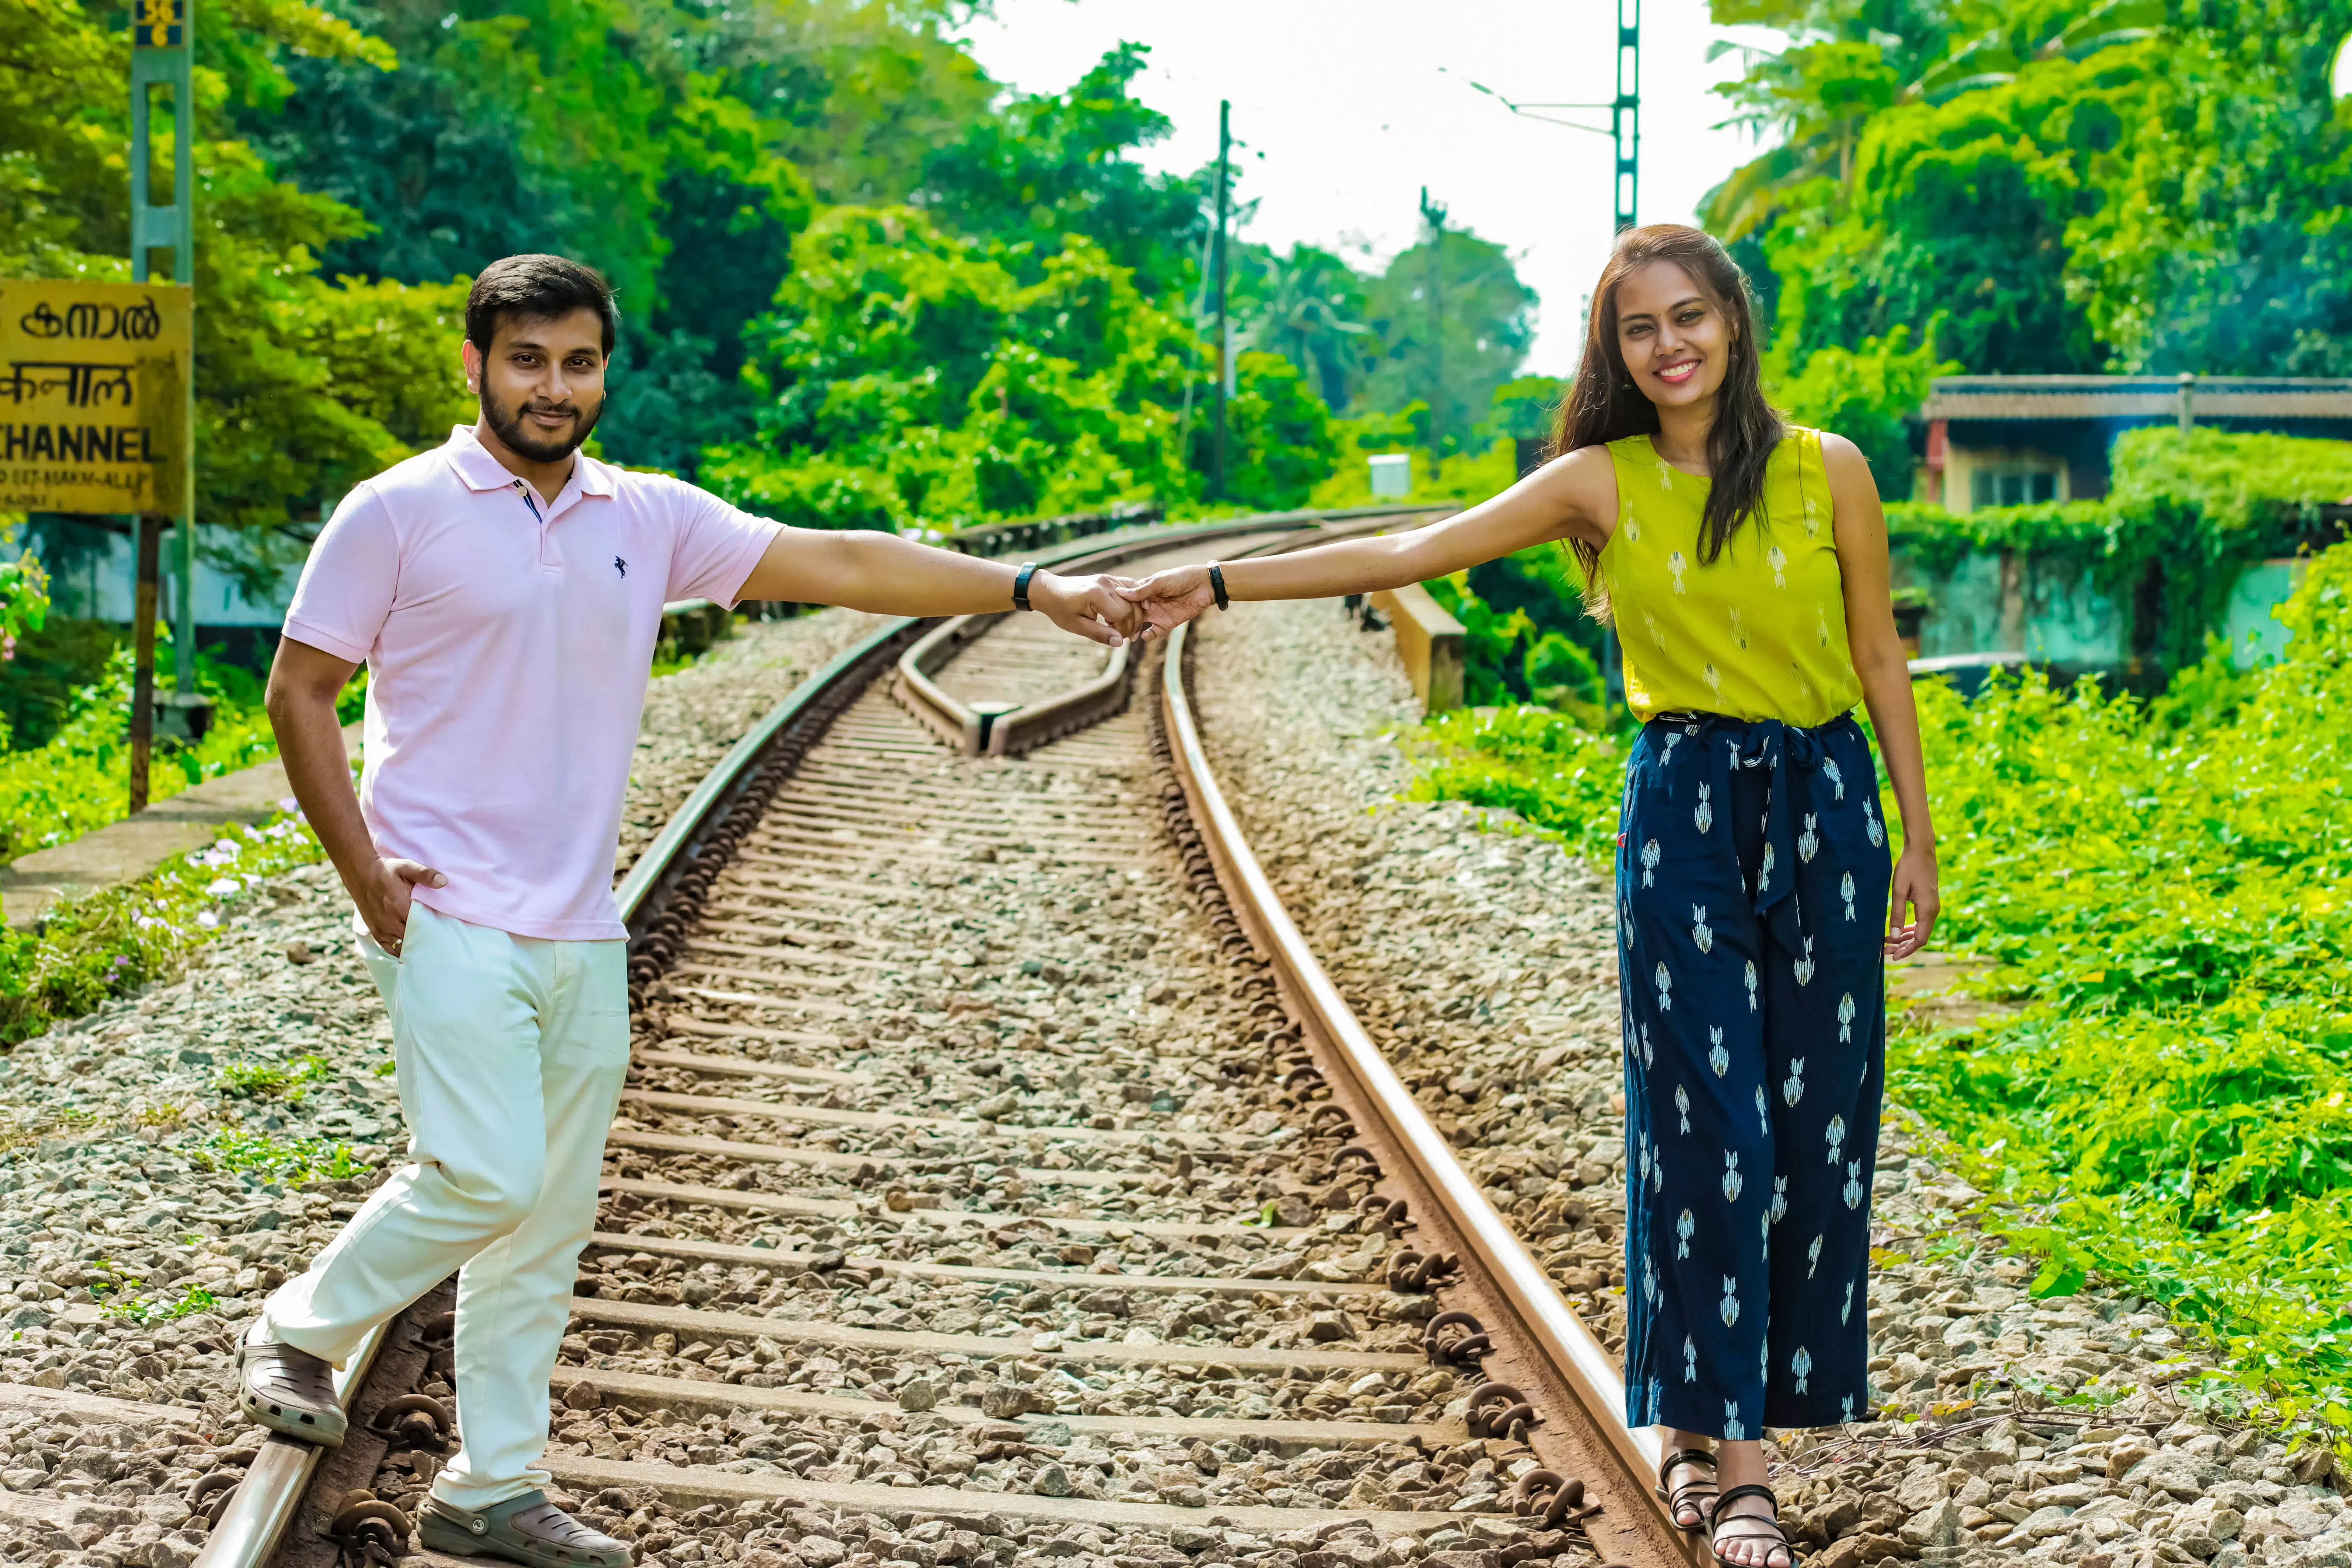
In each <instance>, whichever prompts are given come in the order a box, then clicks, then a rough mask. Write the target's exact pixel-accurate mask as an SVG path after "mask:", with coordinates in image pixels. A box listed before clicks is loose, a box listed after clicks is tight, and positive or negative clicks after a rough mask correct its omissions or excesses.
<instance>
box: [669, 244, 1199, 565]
mask: <svg viewBox="0 0 2352 1568" xmlns="http://www.w3.org/2000/svg"><path fill="white" fill-rule="evenodd" d="M1033 267H1034V268H1035V270H1036V271H1037V272H1038V273H1039V277H1038V279H1037V281H1035V282H1034V283H1033V282H1024V281H1023V279H1022V277H1021V273H1022V272H1023V271H1024V270H1026V269H1029V268H1033ZM754 343H755V348H754V353H753V358H752V362H751V366H750V368H749V370H748V372H747V374H748V375H749V377H750V379H751V384H752V386H753V387H754V389H755V392H756V394H757V395H758V397H759V399H760V402H761V408H760V413H759V421H760V437H759V438H758V439H757V440H756V441H753V442H745V443H739V444H737V445H734V446H732V447H726V448H723V449H719V450H716V451H714V452H712V453H711V454H710V456H709V462H708V466H707V467H706V468H705V476H706V479H707V480H708V481H709V482H712V483H714V484H716V485H717V486H718V487H719V488H720V489H721V490H722V491H723V492H725V493H729V494H732V495H736V496H739V497H741V498H742V499H743V500H744V503H745V504H747V505H757V506H759V507H761V509H762V510H769V511H770V512H771V514H772V515H776V516H780V517H782V518H783V519H784V520H785V521H796V522H802V523H804V524H808V525H812V526H820V527H874V526H883V525H887V526H891V527H897V528H911V527H918V526H930V527H940V528H945V527H956V526H962V525H965V524H970V523H975V522H981V521H994V520H997V519H1001V518H1005V517H1011V516H1021V515H1030V514H1035V513H1040V512H1052V511H1067V510H1079V509H1081V508H1083V507H1086V506H1089V505H1094V504H1097V503H1099V502H1103V501H1108V500H1123V499H1129V498H1147V497H1152V496H1171V495H1181V494H1183V493H1185V489H1186V483H1187V481H1186V479H1185V477H1184V474H1183V465H1182V462H1181V453H1180V451H1179V449H1178V447H1177V443H1176V424H1177V420H1176V415H1175V413H1174V409H1175V405H1176V403H1177V398H1178V391H1179V388H1180V387H1181V382H1182V378H1183V376H1184V375H1185V374H1188V371H1189V370H1190V368H1191V367H1192V366H1195V365H1197V364H1198V363H1199V359H1200V354H1199V345H1198V343H1197V342H1194V341H1193V340H1192V338H1191V336H1190V334H1189V333H1187V332H1186V331H1184V329H1183V326H1182V324H1181V322H1180V321H1177V320H1176V318H1174V317H1173V316H1171V315H1169V314H1168V313H1167V312H1165V311H1163V310H1160V309H1159V308H1157V307H1155V306H1153V305H1152V304H1150V302H1149V301H1148V300H1145V299H1144V298H1143V297H1142V296H1141V294H1140V293H1139V291H1138V290H1137V289H1136V287H1135V283H1134V280H1133V279H1132V277H1131V275H1130V274H1129V272H1128V271H1127V270H1126V269H1125V268H1121V267H1119V266H1118V265H1117V264H1116V263H1114V262H1113V261H1111V259H1110V258H1108V255H1106V254H1105V253H1104V251H1103V250H1102V249H1101V248H1100V247H1097V246H1096V245H1095V244H1094V243H1093V242H1092V241H1090V240H1087V239H1084V238H1081V237H1076V236H1073V237H1070V238H1068V239H1067V240H1066V241H1064V242H1063V244H1062V245H1061V246H1059V247H1057V248H1056V250H1055V253H1054V254H1053V255H1051V256H1048V257H1045V258H1044V259H1043V260H1042V261H1040V260H1038V259H1037V258H1036V257H1035V255H1034V251H1033V250H1032V249H1031V247H1026V246H1020V247H1005V246H1003V245H1000V244H997V243H995V242H992V241H982V240H976V239H971V238H967V237H961V236H958V235H954V234H950V233H948V232H946V231H944V230H942V229H941V228H940V226H938V225H936V224H935V223H933V222H932V220H931V219H930V217H929V216H928V215H926V214H924V213H921V212H918V211H916V210H914V209H911V208H906V207H897V208H861V207H836V208H834V209H832V210H831V211H829V212H826V213H825V214H824V215H823V216H820V217H819V218H818V219H817V221H816V222H815V223H814V224H813V225H811V226H810V227H809V228H808V229H807V230H806V231H805V232H804V233H803V234H802V235H801V236H800V237H799V238H798V239H797V240H796V241H795V242H794V245H793V267H792V273H791V276H790V277H789V278H788V279H786V280H785V283H784V285H783V287H782V289H780V290H779V291H778V294H777V300H776V310H775V312H774V314H773V315H772V316H771V317H768V318H766V319H764V320H763V321H762V322H761V325H760V327H759V328H758V330H757V331H756V332H755V335H754Z"/></svg>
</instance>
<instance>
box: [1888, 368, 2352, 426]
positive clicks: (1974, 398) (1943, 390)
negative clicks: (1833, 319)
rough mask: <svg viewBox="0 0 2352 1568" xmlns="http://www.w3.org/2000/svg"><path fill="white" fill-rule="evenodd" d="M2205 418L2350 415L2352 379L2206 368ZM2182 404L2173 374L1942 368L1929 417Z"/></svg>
mask: <svg viewBox="0 0 2352 1568" xmlns="http://www.w3.org/2000/svg"><path fill="white" fill-rule="evenodd" d="M2191 404H2192V406H2193V408H2194V410H2195V412H2196V414H2197V416H2198V417H2200V418H2215V419H2221V418H2239V419H2352V379H2347V378H2344V377H2326V376H2265V375H2200V376H2199V377H2198V378H2197V380H2196V381H2195V383H2194V384H2193V385H2192V389H2191ZM2179 409H2180V378H2179V377H2178V376H2168V375H1944V376H1937V378H1936V379H1935V380H1934V381H1933V382H1931V383H1929V384H1928V390H1927V406H1926V407H1925V408H1923V409H1921V410H1920V417H1922V418H1925V419H2135V418H2137V419H2147V418H2166V417H2169V416H2172V415H2174V414H2177V413H2179Z"/></svg>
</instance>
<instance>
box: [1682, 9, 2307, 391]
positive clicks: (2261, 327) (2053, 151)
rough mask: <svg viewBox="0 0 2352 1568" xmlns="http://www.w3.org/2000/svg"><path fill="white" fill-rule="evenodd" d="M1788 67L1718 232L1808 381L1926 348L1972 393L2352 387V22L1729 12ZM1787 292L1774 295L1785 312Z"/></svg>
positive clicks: (1714, 212) (2105, 13)
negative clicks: (1895, 349)
mask: <svg viewBox="0 0 2352 1568" xmlns="http://www.w3.org/2000/svg"><path fill="white" fill-rule="evenodd" d="M1714 10H1715V13H1716V16H1717V20H1718V21H1723V22H1735V21H1737V22H1747V23H1761V24H1763V25H1766V26H1774V27H1779V28H1780V29H1782V30H1784V31H1785V32H1786V33H1787V34H1788V35H1789V39H1790V41H1789V43H1788V45H1787V46H1786V47H1782V48H1780V49H1773V50H1754V51H1750V52H1749V54H1748V69H1747V71H1746V72H1745V74H1744V76H1743V77H1742V79H1740V80H1739V81H1738V82H1736V83H1733V84H1731V85H1730V86H1729V87H1728V88H1727V89H1725V90H1726V92H1727V96H1729V97H1730V98H1731V99H1732V100H1733V101H1734V102H1735V103H1736V104H1737V105H1738V110H1739V113H1738V116H1737V118H1738V119H1739V120H1740V121H1743V122H1745V123H1746V124H1748V126H1749V127H1750V128H1751V129H1752V130H1754V131H1756V132H1759V139H1760V140H1762V141H1764V142H1767V143H1768V144H1769V151H1768V152H1766V153H1763V154H1761V155H1760V156H1759V157H1758V158H1757V159H1756V160H1755V161H1753V162H1752V163H1749V164H1748V166H1746V167H1745V168H1743V169H1741V170H1740V171H1738V173H1737V174H1734V175H1733V176H1732V178H1731V179H1730V180H1728V181H1727V182H1726V183H1725V184H1724V185H1723V186H1721V187H1720V188H1718V189H1717V191H1716V192H1715V193H1713V194H1712V195H1710V197H1709V198H1708V201H1707V203H1706V209H1705V216H1706V221H1707V222H1708V224H1709V225H1710V226H1712V227H1714V228H1715V229H1716V231H1717V233H1719V234H1722V235H1724V236H1725V237H1727V238H1731V239H1740V238H1743V237H1744V238H1745V239H1746V241H1747V242H1748V246H1749V247H1750V254H1751V256H1752V257H1754V258H1760V259H1762V260H1763V261H1764V263H1765V269H1766V270H1767V271H1768V272H1769V274H1770V275H1771V277H1770V278H1769V280H1768V282H1769V287H1768V288H1767V289H1766V292H1767V294H1768V295H1770V296H1772V297H1773V298H1775V300H1776V301H1777V307H1776V320H1777V325H1778V329H1779V331H1780V334H1781V339H1782V342H1783V343H1784V344H1785V348H1786V352H1787V353H1788V354H1789V356H1790V363H1792V364H1794V365H1795V366H1798V367H1800V368H1801V367H1803V366H1804V365H1805V364H1806V363H1807V362H1808V361H1809V360H1810V359H1811V357H1812V356H1813V355H1814V354H1815V353H1821V352H1823V351H1827V350H1831V349H1836V348H1842V347H1843V348H1852V347H1853V346H1854V345H1857V344H1863V343H1866V342H1870V341H1873V340H1885V339H1888V338H1889V335H1890V334H1891V333H1892V332H1893V331H1895V329H1896V328H1898V327H1908V328H1909V329H1910V330H1911V331H1912V332H1913V333H1914V334H1915V341H1916V342H1925V341H1927V337H1928V335H1929V334H1930V333H1931V332H1932V333H1933V335H1934V340H1935V342H1936V345H1937V349H1938V350H1939V351H1940V352H1941V353H1945V354H1948V355H1949V356H1950V357H1951V358H1953V359H1954V360H1956V361H1958V363H1961V364H1963V365H1965V366H1966V368H1967V369H1968V370H1969V371H1971V372H1976V373H1987V372H2010V373H2030V372H2056V371H2094V370H2100V369H2114V370H2124V371H2143V370H2155V371H2170V370H2176V369H2178V370H2196V371H2200V372H2205V373H2209V374H2227V373H2238V374H2267V375H2279V374H2289V375H2322V374H2344V373H2345V370H2346V369H2347V366H2352V353H2347V349H2346V347H2345V344H2346V343H2347V341H2352V339H2347V331H2346V329H2347V325H2352V283H2347V275H2352V269H2347V266H2346V262H2347V243H2352V227H2347V222H2346V219H2345V216H2344V214H2345V212H2346V210H2347V204H2352V117H2347V115H2345V114H2344V113H2343V112H2342V111H2340V110H2337V109H2336V106H2335V105H2334V104H2333V103H2332V102H2331V100H2330V96H2329V88H2328V79H2327V78H2328V68H2329V65H2330V63H2331V58H2332V55H2333V52H2334V50H2335V48H2336V45H2337V43H2338V42H2339V41H2340V40H2341V39H2342V38H2343V37H2344V36H2345V35H2346V33H2347V30H2352V11H2347V6H2346V5H2345V4H2344V0H2188V3H2185V4H2177V5H2170V6H2166V5H2161V4H2158V3H2157V0H2042V3H2038V4H2033V5H1991V4H1988V3H1983V0H1962V3H1959V4H1937V5H1929V4H1923V3H1920V0H1824V3H1805V4H1794V3H1789V4H1783V3H1780V0H1716V4H1715V6H1714ZM1776 290H1777V292H1776Z"/></svg>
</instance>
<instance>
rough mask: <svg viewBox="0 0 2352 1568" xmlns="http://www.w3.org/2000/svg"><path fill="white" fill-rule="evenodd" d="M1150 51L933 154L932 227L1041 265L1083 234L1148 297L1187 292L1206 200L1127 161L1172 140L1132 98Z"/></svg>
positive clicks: (1100, 69) (1097, 70)
mask: <svg viewBox="0 0 2352 1568" xmlns="http://www.w3.org/2000/svg"><path fill="white" fill-rule="evenodd" d="M1150 52H1151V51H1150V49H1149V48H1147V47H1144V46H1143V45H1141V44H1121V45H1119V46H1118V47H1117V48H1115V49H1113V50H1111V51H1110V53H1108V54H1107V55H1105V56H1104V57H1103V58H1102V59H1101V60H1100V61H1099V62H1097V64H1096V65H1095V67H1094V68H1093V69H1091V70H1089V71H1088V72H1087V74H1086V75H1085V76H1083V77H1081V78H1080V79H1078V81H1077V82H1076V85H1074V86H1073V87H1072V88H1071V89H1069V91H1068V92H1066V93H1044V94H1037V95H1024V96H1017V97H1015V98H1013V100H1012V101H1011V102H1009V103H1007V104H1005V105H1004V106H1003V108H1002V109H1001V110H999V111H998V112H997V113H995V114H993V115H991V116H988V117H986V118H984V119H981V120H979V121H977V122H976V123H974V124H973V125H972V126H971V128H970V129H969V130H967V131H966V132H964V134H963V136H962V137H961V139H960V140H958V141H956V142H953V143H951V144H950V145H948V146H945V147H942V148H940V150H939V151H938V152H937V153H933V154H932V155H931V157H930V158H929V160H928V161H927V162H926V163H925V165H924V171H923V173H924V183H925V186H926V190H927V194H928V197H929V199H928V201H927V202H926V206H927V208H928V210H929V212H930V214H931V216H932V217H933V219H934V221H936V222H937V223H938V224H939V225H940V227H942V228H946V229H949V230H951V231H953V232H956V233H961V234H971V235H988V236H991V237H994V238H996V239H998V240H1001V241H1002V242H1003V243H1004V244H1006V245H1007V246H1012V247H1026V249H1027V254H1028V255H1030V256H1031V257H1034V258H1040V259H1042V258H1045V257H1048V256H1051V255H1053V254H1055V252H1056V251H1057V250H1058V249H1059V248H1060V247H1061V246H1062V244H1063V241H1064V239H1065V237H1067V236H1070V235H1080V236H1083V237H1086V238H1087V239H1088V240H1091V241H1092V242H1093V243H1094V244H1095V245H1096V246H1097V247H1099V248H1100V249H1101V250H1102V251H1103V253H1104V254H1105V255H1107V256H1108V257H1109V258H1111V260H1112V261H1113V262H1115V263H1116V264H1117V265H1118V266H1120V267H1124V268H1127V269H1128V270H1129V272H1131V273H1132V274H1133V275H1134V281H1135V287H1136V289H1138V291H1139V292H1140V293H1141V294H1142V295H1143V296H1144V297H1145V298H1146V299H1150V300H1160V299H1165V298H1167V297H1168V296H1169V295H1170V294H1171V293H1172V292H1174V291H1176V290H1178V289H1182V288H1183V286H1184V285H1185V283H1186V282H1187V281H1189V279H1190V276H1191V272H1192V266H1191V261H1190V257H1191V254H1192V247H1193V245H1194V244H1195V243H1196V241H1197V239H1198V237H1199V236H1200V234H1201V232H1202V215H1201V202H1202V196H1203V195H1205V194H1206V193H1205V192H1204V191H1203V189H1202V187H1201V186H1200V185H1199V184H1195V183H1194V182H1192V181H1187V180H1181V179H1176V178H1172V177H1171V176H1168V175H1164V174H1150V173H1149V172H1147V171H1146V170H1145V169H1144V168H1143V167H1142V166H1141V165H1140V164H1139V163H1135V162H1134V161H1133V160H1132V159H1130V158H1129V156H1128V154H1129V153H1130V152H1132V151H1133V150H1135V149H1137V148H1140V147H1146V146H1150V144H1151V143H1153V142H1159V141H1161V140H1163V139H1164V138H1165V137H1166V136H1167V134H1168V132H1169V130H1170V124H1169V121H1168V117H1167V116H1166V115H1164V114H1161V113H1160V112H1159V111H1158V110H1153V109H1150V108H1147V107H1146V106H1145V105H1143V104H1142V103H1140V102H1139V101H1138V100H1136V99H1135V98H1134V97H1133V96H1132V95H1131V94H1130V92H1129V87H1130V85H1131V84H1132V83H1133V81H1134V79H1135V78H1136V77H1137V76H1139V74H1141V72H1142V70H1143V68H1144V57H1145V56H1146V55H1148V54H1150ZM1032 265H1034V262H1033V263H1032Z"/></svg>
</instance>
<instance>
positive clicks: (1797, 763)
mask: <svg viewBox="0 0 2352 1568" xmlns="http://www.w3.org/2000/svg"><path fill="white" fill-rule="evenodd" d="M1661 721H1663V722H1665V723H1670V724H1681V725H1690V726H1697V727H1702V728H1704V727H1708V726H1712V725H1717V724H1737V725H1739V726H1741V727H1742V728H1743V729H1744V730H1745V731H1746V733H1744V734H1743V735H1741V736H1740V737H1739V738H1738V740H1736V741H1731V740H1728V738H1727V742H1728V745H1729V749H1730V752H1731V757H1730V761H1731V765H1732V766H1733V767H1735V768H1739V769H1743V770H1748V769H1755V768H1766V769H1769V770H1770V772H1771V773H1772V777H1771V779H1770V781H1769V784H1767V786H1766V788H1765V792H1764V802H1765V804H1764V853H1763V858H1762V859H1761V861H1760V862H1759V866H1758V869H1757V875H1756V913H1757V914H1758V915H1759V917H1765V916H1769V915H1770V914H1772V913H1773V912H1775V911H1776V910H1778V909H1779V907H1780V904H1781V903H1782V902H1783V901H1784V900H1788V899H1789V898H1790V896H1791V895H1793V894H1794V893H1795V892H1796V890H1797V877H1796V866H1797V861H1798V858H1799V855H1800V852H1801V851H1805V850H1809V848H1810V847H1809V846H1806V845H1802V844H1801V843H1800V841H1799V837H1798V834H1797V832H1796V829H1795V821H1796V816H1797V808H1795V807H1793V806H1792V805H1790V797H1791V796H1793V795H1798V794H1800V793H1802V794H1804V795H1806V796H1808V797H1810V796H1811V793H1812V790H1813V789H1814V787H1815V784H1814V781H1815V778H1816V777H1817V776H1818V777H1821V778H1825V779H1826V780H1827V781H1828V783H1829V784H1830V785H1831V787H1832V788H1833V789H1834V790H1835V791H1836V792H1837V795H1838V797H1839V798H1840V799H1843V798H1844V795H1845V788H1846V782H1847V781H1846V779H1845V777H1844V775H1843V774H1842V773H1839V772H1838V765H1837V763H1836V762H1835V761H1833V760H1832V758H1831V756H1830V754H1829V748H1828V747H1827V746H1825V745H1824V744H1822V731H1825V730H1828V729H1831V728H1832V727H1833V726H1836V725H1839V724H1851V723H1852V722H1853V714H1852V712H1851V711H1848V712H1846V713H1842V714H1840V715H1838V717H1836V718H1835V719H1832V720H1831V721H1829V723H1828V724H1822V725H1817V726H1814V727H1812V728H1810V729H1809V728H1807V727H1805V726H1803V725H1801V724H1790V723H1787V722H1784V721H1781V720H1779V719H1733V718H1729V717H1727V716H1726V715H1724V714H1720V713H1695V712H1675V713H1660V714H1657V715H1655V716H1654V719H1653V720H1652V722H1661ZM1856 782H1857V783H1863V782H1865V781H1856ZM1867 782H1875V781H1867ZM1803 858H1806V859H1811V854H1810V853H1805V854H1804V857H1803ZM1789 913H1790V916H1791V917H1793V915H1794V910H1793V907H1792V908H1791V909H1790V911H1789ZM1782 934H1783V936H1784V938H1785V939H1787V940H1788V941H1789V945H1790V947H1791V948H1792V949H1793V948H1794V947H1795V946H1796V945H1797V941H1798V940H1799V938H1798V933H1797V931H1796V928H1795V922H1794V920H1793V918H1791V919H1790V921H1789V922H1788V930H1787V931H1784V932H1783V933H1782Z"/></svg>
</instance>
